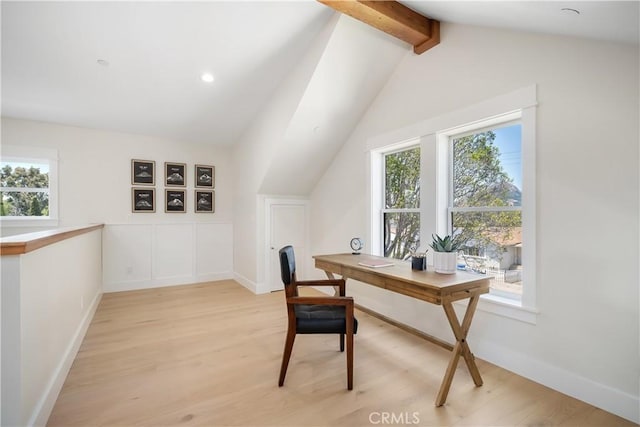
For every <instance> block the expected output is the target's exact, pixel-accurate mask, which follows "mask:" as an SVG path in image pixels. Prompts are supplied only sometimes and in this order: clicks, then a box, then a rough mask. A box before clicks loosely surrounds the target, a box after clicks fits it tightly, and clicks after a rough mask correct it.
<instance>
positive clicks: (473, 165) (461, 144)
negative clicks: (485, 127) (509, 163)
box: [453, 131, 511, 207]
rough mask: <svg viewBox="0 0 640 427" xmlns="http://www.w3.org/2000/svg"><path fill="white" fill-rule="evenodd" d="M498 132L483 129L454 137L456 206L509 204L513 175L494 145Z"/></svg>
mask: <svg viewBox="0 0 640 427" xmlns="http://www.w3.org/2000/svg"><path fill="white" fill-rule="evenodd" d="M495 139H496V134H495V133H494V132H491V131H488V132H481V133H476V134H473V135H469V136H464V137H462V138H456V139H454V141H453V165H454V167H453V206H454V207H475V206H507V204H508V203H507V196H508V188H509V186H508V185H507V184H510V183H511V179H510V178H509V176H508V175H507V174H506V173H505V172H504V171H503V169H502V166H501V165H500V152H499V150H498V147H496V146H495V145H493V141H495Z"/></svg>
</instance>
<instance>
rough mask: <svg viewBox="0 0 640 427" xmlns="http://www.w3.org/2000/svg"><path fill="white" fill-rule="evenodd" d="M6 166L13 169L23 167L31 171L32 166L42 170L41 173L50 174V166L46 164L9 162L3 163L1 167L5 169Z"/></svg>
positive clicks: (0, 164)
mask: <svg viewBox="0 0 640 427" xmlns="http://www.w3.org/2000/svg"><path fill="white" fill-rule="evenodd" d="M4 165H10V166H11V167H12V168H13V169H15V168H17V167H23V168H25V169H29V168H30V167H31V166H35V167H37V168H40V173H49V165H46V164H39V163H22V162H7V161H3V162H2V163H0V167H3V166H4Z"/></svg>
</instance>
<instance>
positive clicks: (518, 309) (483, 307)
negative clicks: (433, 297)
mask: <svg viewBox="0 0 640 427" xmlns="http://www.w3.org/2000/svg"><path fill="white" fill-rule="evenodd" d="M455 304H459V305H464V306H466V305H467V301H457V302H456V303H455ZM478 310H480V311H484V312H487V313H492V314H495V315H498V316H502V317H507V318H509V319H515V320H519V321H521V322H525V323H530V324H532V325H535V324H536V323H537V321H538V314H539V313H540V312H539V311H538V310H537V309H536V308H531V307H523V306H521V305H520V301H517V300H514V299H510V298H504V297H500V296H498V295H493V294H485V295H482V296H481V297H480V302H479V303H478Z"/></svg>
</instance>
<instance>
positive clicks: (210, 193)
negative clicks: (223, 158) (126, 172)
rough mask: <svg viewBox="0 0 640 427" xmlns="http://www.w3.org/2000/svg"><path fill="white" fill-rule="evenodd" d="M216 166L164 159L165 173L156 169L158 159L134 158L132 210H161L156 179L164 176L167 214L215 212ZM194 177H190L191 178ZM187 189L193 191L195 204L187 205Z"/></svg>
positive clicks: (144, 211) (163, 184)
mask: <svg viewBox="0 0 640 427" xmlns="http://www.w3.org/2000/svg"><path fill="white" fill-rule="evenodd" d="M215 171H216V168H215V166H213V165H200V164H194V165H193V166H189V165H187V164H186V163H176V162H164V165H163V168H162V172H161V173H158V172H157V171H156V162H155V160H140V159H132V160H131V185H132V187H131V211H132V212H134V213H153V212H156V209H158V210H159V209H160V208H159V207H158V206H157V204H158V197H157V193H156V182H160V179H162V186H159V187H160V189H159V190H158V191H163V194H164V198H163V199H164V200H163V203H162V204H163V209H164V212H166V213H186V212H187V211H188V210H189V209H192V210H193V212H195V213H215V207H216V198H215V185H216V178H215ZM189 176H191V179H189ZM188 192H193V199H192V200H193V202H192V205H193V206H192V207H189V206H188V200H189V198H188V197H187V193H188Z"/></svg>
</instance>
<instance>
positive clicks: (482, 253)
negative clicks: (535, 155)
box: [449, 124, 522, 294]
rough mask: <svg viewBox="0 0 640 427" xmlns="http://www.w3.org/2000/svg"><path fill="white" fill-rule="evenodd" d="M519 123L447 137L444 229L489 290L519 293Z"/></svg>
mask: <svg viewBox="0 0 640 427" xmlns="http://www.w3.org/2000/svg"><path fill="white" fill-rule="evenodd" d="M520 134H521V126H520V125H519V124H514V125H510V126H506V127H502V128H496V129H492V130H487V131H484V132H478V133H473V134H470V135H466V136H462V137H452V138H451V143H452V157H453V162H452V163H453V171H452V195H451V197H450V199H451V202H450V208H449V211H450V215H451V217H450V227H451V230H452V231H453V233H454V234H458V235H460V236H461V238H462V239H463V240H464V241H465V242H466V243H465V245H464V247H463V250H462V252H463V254H464V255H463V256H462V259H463V261H464V263H465V264H466V266H467V267H469V268H471V269H474V270H476V271H478V270H479V271H482V272H490V273H491V274H493V275H494V276H495V277H496V279H494V281H493V284H492V286H493V288H495V289H498V290H501V291H505V292H509V293H516V294H521V293H522V261H521V258H522V256H521V251H522V212H521V210H522V193H521V190H520V188H519V186H520V187H521V176H522V166H521V138H520Z"/></svg>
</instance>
